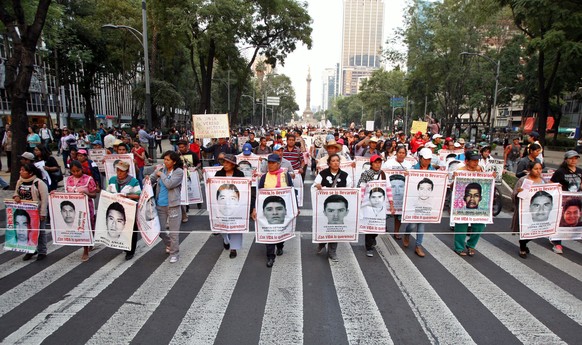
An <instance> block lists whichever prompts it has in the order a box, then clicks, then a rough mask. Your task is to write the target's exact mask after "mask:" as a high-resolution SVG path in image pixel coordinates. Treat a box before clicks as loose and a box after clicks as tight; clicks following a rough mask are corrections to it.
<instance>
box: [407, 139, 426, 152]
mask: <svg viewBox="0 0 582 345" xmlns="http://www.w3.org/2000/svg"><path fill="white" fill-rule="evenodd" d="M424 144H425V142H424V140H422V138H412V139H411V140H410V152H412V153H415V152H416V151H418V148H419V147H421V146H424Z"/></svg>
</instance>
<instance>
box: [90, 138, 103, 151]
mask: <svg viewBox="0 0 582 345" xmlns="http://www.w3.org/2000/svg"><path fill="white" fill-rule="evenodd" d="M91 148H92V149H102V148H103V143H102V142H101V140H94V141H93V142H92V143H91Z"/></svg>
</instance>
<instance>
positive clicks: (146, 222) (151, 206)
mask: <svg viewBox="0 0 582 345" xmlns="http://www.w3.org/2000/svg"><path fill="white" fill-rule="evenodd" d="M137 228H138V229H139V232H140V233H141V238H142V239H143V241H144V242H145V243H146V244H147V245H148V246H151V245H152V244H153V243H154V242H155V241H156V239H157V238H158V236H159V235H160V229H161V226H160V220H159V218H158V210H157V209H156V198H155V194H154V189H153V187H152V182H151V181H150V179H146V180H145V181H144V184H143V188H142V190H141V194H140V196H139V200H138V202H137Z"/></svg>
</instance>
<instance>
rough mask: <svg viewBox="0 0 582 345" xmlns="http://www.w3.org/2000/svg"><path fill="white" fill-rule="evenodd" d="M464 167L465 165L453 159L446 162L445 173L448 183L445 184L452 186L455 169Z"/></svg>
mask: <svg viewBox="0 0 582 345" xmlns="http://www.w3.org/2000/svg"><path fill="white" fill-rule="evenodd" d="M463 166H465V163H464V162H463V161H460V160H457V159H453V160H450V161H448V162H447V166H446V171H447V174H448V181H447V183H448V184H449V185H452V184H453V182H454V176H453V175H454V173H455V171H456V170H457V169H459V168H461V167H463Z"/></svg>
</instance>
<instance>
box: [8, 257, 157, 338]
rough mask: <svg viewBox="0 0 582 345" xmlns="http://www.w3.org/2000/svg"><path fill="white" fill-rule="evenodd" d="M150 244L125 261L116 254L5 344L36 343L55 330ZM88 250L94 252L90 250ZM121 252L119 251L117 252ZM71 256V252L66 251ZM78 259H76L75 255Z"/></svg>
mask: <svg viewBox="0 0 582 345" xmlns="http://www.w3.org/2000/svg"><path fill="white" fill-rule="evenodd" d="M153 247H154V246H152V247H147V246H146V247H138V248H137V249H136V251H135V257H134V260H131V261H127V260H123V259H121V256H117V257H116V258H115V259H114V260H111V261H109V262H108V263H107V264H105V265H104V266H103V267H101V268H100V269H99V270H97V271H96V272H94V273H93V274H92V275H91V276H89V277H88V278H87V279H85V280H84V281H83V282H82V283H80V284H79V285H77V286H76V287H75V288H73V289H72V290H71V291H69V292H68V293H66V295H65V294H63V295H65V296H64V297H63V299H61V300H60V301H58V302H57V303H54V304H52V305H50V306H48V307H47V308H46V309H45V310H43V311H41V312H40V313H38V314H37V315H36V316H35V317H34V318H33V319H32V320H30V321H29V322H27V323H26V324H24V325H23V326H22V327H20V329H18V330H17V331H16V332H14V333H12V334H11V335H9V336H8V337H7V338H6V339H4V341H3V343H7V344H40V343H41V342H42V341H43V340H44V339H45V338H47V337H48V336H49V335H51V334H52V333H54V332H55V331H56V330H57V329H59V328H60V327H61V326H62V325H63V324H64V323H65V322H67V321H68V320H69V319H70V318H71V317H72V315H75V314H77V313H78V312H79V311H81V310H82V309H83V308H84V307H85V306H86V305H87V304H89V303H90V302H91V301H92V300H93V299H94V298H95V297H97V296H98V295H99V294H100V293H101V292H102V291H103V290H105V289H106V288H107V287H108V286H109V285H110V284H111V283H112V282H113V281H115V279H117V278H119V277H120V276H121V275H122V274H123V273H125V271H126V270H127V269H128V268H130V267H131V266H132V265H133V264H134V263H135V262H136V260H138V259H139V258H140V257H141V256H143V255H145V254H146V253H147V252H148V251H149V250H150V249H151V248H153ZM92 253H95V251H93V252H92ZM120 253H121V252H120ZM70 255H73V254H70ZM77 259H78V258H77Z"/></svg>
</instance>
